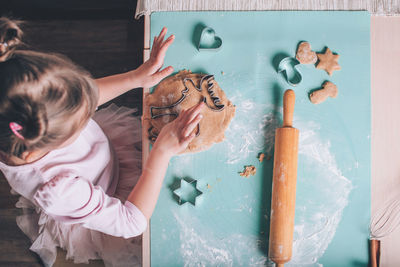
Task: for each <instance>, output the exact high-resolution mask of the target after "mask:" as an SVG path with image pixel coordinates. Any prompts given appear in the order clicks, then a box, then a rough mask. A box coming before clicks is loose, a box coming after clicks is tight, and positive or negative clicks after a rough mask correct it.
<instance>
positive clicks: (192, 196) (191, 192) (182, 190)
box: [173, 177, 203, 206]
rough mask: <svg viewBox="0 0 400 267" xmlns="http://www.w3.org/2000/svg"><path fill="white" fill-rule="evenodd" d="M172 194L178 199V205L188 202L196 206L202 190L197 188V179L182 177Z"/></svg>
mask: <svg viewBox="0 0 400 267" xmlns="http://www.w3.org/2000/svg"><path fill="white" fill-rule="evenodd" d="M173 194H174V196H175V197H176V198H177V199H178V204H179V205H183V204H185V203H190V204H192V205H193V206H196V202H198V198H199V197H200V196H201V195H202V194H203V192H202V191H200V190H199V189H198V188H197V180H195V179H192V178H188V177H184V178H182V179H180V181H179V187H178V188H177V189H175V190H174V191H173Z"/></svg>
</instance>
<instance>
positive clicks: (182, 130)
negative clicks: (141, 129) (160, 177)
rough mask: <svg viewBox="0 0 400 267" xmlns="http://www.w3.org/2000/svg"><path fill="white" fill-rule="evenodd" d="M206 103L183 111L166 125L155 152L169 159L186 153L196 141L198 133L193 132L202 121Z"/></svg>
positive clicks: (156, 144)
mask: <svg viewBox="0 0 400 267" xmlns="http://www.w3.org/2000/svg"><path fill="white" fill-rule="evenodd" d="M203 107H204V102H200V103H199V104H197V105H195V106H193V107H191V108H190V109H188V110H183V111H181V113H180V114H179V116H178V118H176V119H175V120H173V121H171V122H170V123H168V124H166V125H165V126H164V127H163V128H162V130H161V132H160V134H159V135H158V137H157V140H156V142H155V143H154V146H153V150H156V151H158V152H161V153H163V154H166V155H167V156H169V157H172V156H174V155H177V154H179V153H180V152H182V151H184V150H185V149H186V147H187V146H188V144H189V143H190V142H191V141H192V140H193V139H194V137H195V136H196V133H195V132H193V130H194V129H195V128H196V126H197V124H198V123H199V122H200V120H201V119H202V117H203V116H202V114H201V113H200V111H201V110H202V108H203Z"/></svg>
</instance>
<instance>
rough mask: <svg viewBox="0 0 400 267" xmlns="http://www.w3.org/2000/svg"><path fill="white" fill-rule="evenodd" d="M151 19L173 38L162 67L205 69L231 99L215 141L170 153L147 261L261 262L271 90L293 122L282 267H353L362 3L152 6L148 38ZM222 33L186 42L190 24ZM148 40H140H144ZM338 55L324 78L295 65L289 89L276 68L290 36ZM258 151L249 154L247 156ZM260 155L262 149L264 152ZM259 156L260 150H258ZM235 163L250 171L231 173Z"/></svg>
mask: <svg viewBox="0 0 400 267" xmlns="http://www.w3.org/2000/svg"><path fill="white" fill-rule="evenodd" d="M163 26H166V27H168V29H169V33H173V34H175V35H176V39H175V42H174V44H173V45H172V46H171V47H170V49H169V51H168V54H167V57H166V60H165V65H172V66H173V67H174V68H175V70H176V71H179V70H182V69H190V70H192V71H193V72H203V73H209V74H214V75H215V80H216V81H217V82H218V83H219V85H220V86H221V88H223V89H224V91H225V93H226V94H227V96H228V98H229V99H230V100H231V101H232V102H233V103H234V104H235V105H236V116H235V118H234V119H233V121H232V123H231V124H230V126H229V128H228V130H227V131H226V132H225V136H226V138H225V141H224V142H222V143H219V144H216V145H214V146H213V147H212V148H211V149H209V150H207V151H205V152H201V153H197V154H187V155H182V156H177V157H175V158H173V159H172V161H171V163H170V165H169V168H168V172H167V175H166V177H165V180H164V183H163V188H162V190H161V193H160V197H159V200H158V203H157V206H156V209H155V212H154V214H153V217H152V219H151V225H150V227H151V264H152V266H265V265H266V264H267V263H268V258H267V256H268V255H267V251H268V248H267V247H268V232H269V215H270V202H271V200H270V198H271V182H272V164H273V146H274V131H275V128H277V127H279V126H280V125H281V121H282V95H283V92H284V90H285V89H288V88H292V89H294V91H295V93H296V106H295V116H294V127H296V128H298V129H299V130H300V143H299V159H298V179H297V198H296V216H295V231H294V243H293V256H292V260H291V261H290V263H289V264H288V265H287V266H291V265H296V266H319V264H323V265H324V266H353V265H365V264H367V262H368V247H367V244H368V243H367V240H368V236H369V231H368V226H369V219H370V153H371V152H370V132H371V130H370V17H369V14H368V13H367V12H276V11H273V12H164V13H153V14H152V15H151V37H152V38H153V37H154V36H155V35H157V34H158V33H159V32H160V30H161V28H162V27H163ZM204 26H208V27H211V28H213V29H214V30H215V33H216V35H217V36H219V37H220V38H221V39H222V47H221V49H220V50H218V51H200V52H199V51H198V50H197V44H196V42H195V40H196V39H197V38H198V37H197V33H198V30H199V28H201V27H204ZM152 38H151V40H152ZM303 40H305V41H308V42H309V43H310V44H311V46H312V49H313V50H314V51H316V52H323V51H324V49H325V47H329V48H330V49H331V50H332V52H334V53H337V54H339V55H340V59H339V64H340V66H341V67H342V69H341V70H340V71H335V72H334V73H333V75H332V76H329V75H328V74H327V73H326V72H325V71H323V70H319V69H316V68H315V67H314V65H301V66H300V67H299V70H300V72H301V73H302V76H303V80H302V82H301V83H300V84H299V85H298V86H296V87H291V86H289V85H288V84H287V83H286V82H285V81H284V79H282V77H281V76H279V75H278V74H277V72H276V68H277V63H278V62H279V59H281V58H283V57H284V56H294V55H295V50H296V47H297V45H298V43H299V42H300V41H303ZM327 80H329V81H331V82H333V83H334V84H336V85H337V86H338V88H339V94H338V97H337V98H336V99H332V98H329V99H328V100H327V101H325V102H324V103H322V104H319V105H314V104H312V103H311V102H310V101H309V98H308V93H309V92H310V91H311V90H315V89H318V88H320V87H321V85H322V83H323V82H324V81H327ZM260 152H264V153H265V155H266V156H267V157H266V159H265V160H264V162H262V163H260V162H259V161H258V159H257V156H258V154H259V153H260ZM270 157H271V158H270ZM269 158H270V159H269ZM245 165H254V166H256V168H257V173H256V175H254V176H250V177H249V178H244V177H242V176H240V175H239V172H241V171H242V170H243V167H244V166H245ZM183 177H189V178H192V179H196V180H197V188H198V189H199V190H200V191H202V192H203V194H202V195H201V196H200V198H199V199H198V201H197V202H196V206H193V205H191V204H190V203H186V204H184V205H179V204H178V202H177V200H176V198H175V197H174V194H173V191H174V190H175V189H176V188H177V185H178V184H179V181H180V179H181V178H183Z"/></svg>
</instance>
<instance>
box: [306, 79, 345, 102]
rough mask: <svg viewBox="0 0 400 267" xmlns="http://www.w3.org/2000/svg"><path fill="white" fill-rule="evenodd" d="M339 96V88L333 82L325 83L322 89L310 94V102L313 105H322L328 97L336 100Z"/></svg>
mask: <svg viewBox="0 0 400 267" xmlns="http://www.w3.org/2000/svg"><path fill="white" fill-rule="evenodd" d="M337 95H338V88H337V86H336V85H335V84H333V83H331V82H325V83H324V84H323V85H322V89H320V90H317V91H314V92H312V93H311V94H310V100H311V102H312V103H313V104H320V103H322V102H324V101H325V100H326V99H327V98H328V97H332V98H335V97H337Z"/></svg>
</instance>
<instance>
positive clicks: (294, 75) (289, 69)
mask: <svg viewBox="0 0 400 267" xmlns="http://www.w3.org/2000/svg"><path fill="white" fill-rule="evenodd" d="M299 64H300V62H299V61H298V60H297V59H295V58H293V57H285V58H284V59H282V60H281V62H279V65H278V74H279V73H281V74H282V76H283V78H284V79H285V81H286V82H287V83H288V84H290V85H291V86H297V85H298V84H299V83H300V82H301V80H302V77H301V73H300V71H299V70H298V69H297V65H299Z"/></svg>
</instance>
